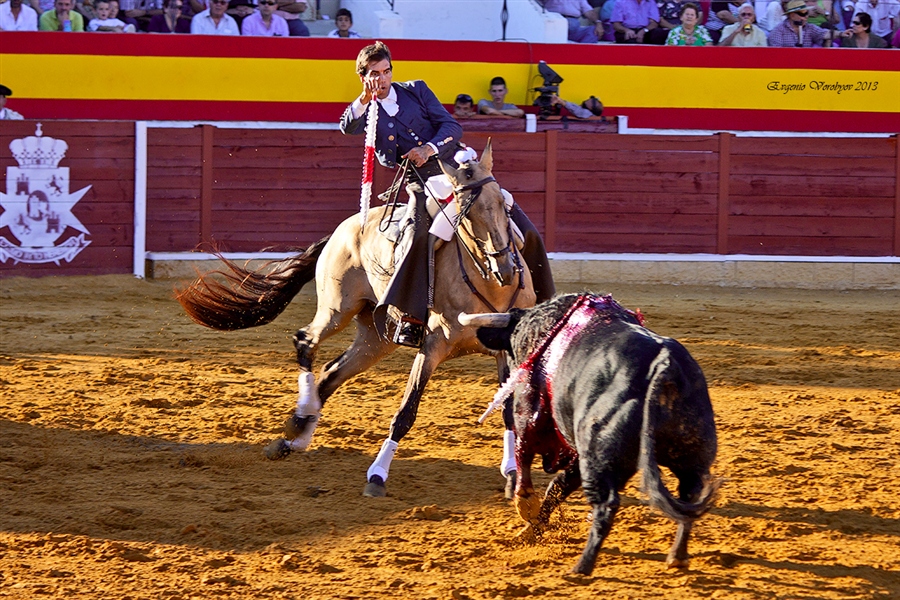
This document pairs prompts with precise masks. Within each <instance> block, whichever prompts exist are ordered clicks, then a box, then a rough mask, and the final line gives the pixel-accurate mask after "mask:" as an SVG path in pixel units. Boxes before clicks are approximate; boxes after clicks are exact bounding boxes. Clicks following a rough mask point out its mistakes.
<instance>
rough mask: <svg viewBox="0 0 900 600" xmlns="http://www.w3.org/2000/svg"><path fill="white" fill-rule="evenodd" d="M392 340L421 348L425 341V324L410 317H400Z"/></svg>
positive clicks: (401, 344)
mask: <svg viewBox="0 0 900 600" xmlns="http://www.w3.org/2000/svg"><path fill="white" fill-rule="evenodd" d="M392 341H393V342H394V343H395V344H398V345H400V346H409V347H410V348H421V347H422V343H423V342H424V341H425V324H424V323H422V322H421V321H419V320H418V319H413V318H412V317H407V316H404V317H401V318H400V320H399V321H398V322H397V329H395V330H394V335H393V337H392Z"/></svg>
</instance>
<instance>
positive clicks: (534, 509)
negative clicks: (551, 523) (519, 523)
mask: <svg viewBox="0 0 900 600" xmlns="http://www.w3.org/2000/svg"><path fill="white" fill-rule="evenodd" d="M513 505H514V506H515V507H516V513H517V514H518V515H519V516H520V517H522V519H523V520H524V521H529V522H531V521H534V520H535V519H537V517H538V515H539V514H540V512H541V499H540V498H538V496H537V494H534V493H532V494H528V495H527V496H516V497H515V498H514V499H513Z"/></svg>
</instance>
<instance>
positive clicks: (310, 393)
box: [288, 372, 322, 451]
mask: <svg viewBox="0 0 900 600" xmlns="http://www.w3.org/2000/svg"><path fill="white" fill-rule="evenodd" d="M297 388H298V389H299V393H298V394H297V408H296V409H295V410H294V414H295V415H297V416H298V417H309V420H308V421H307V425H306V429H304V431H303V435H300V436H297V437H295V438H294V439H292V440H289V441H288V445H290V447H291V450H295V451H297V450H306V448H307V447H309V444H310V442H312V437H313V433H314V432H315V431H316V427H317V426H318V424H319V415H320V414H321V412H322V402H321V401H320V400H319V393H318V391H317V389H316V378H315V376H314V375H313V374H312V373H309V372H302V373H300V376H299V377H297Z"/></svg>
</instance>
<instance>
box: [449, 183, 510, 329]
mask: <svg viewBox="0 0 900 600" xmlns="http://www.w3.org/2000/svg"><path fill="white" fill-rule="evenodd" d="M496 182H497V180H496V179H494V178H493V176H488V177H485V178H483V179H479V180H478V181H473V182H471V183H467V184H465V185H460V186H457V187H455V188H454V190H453V195H454V196H455V197H456V200H457V202H458V203H459V205H460V209H459V215H458V216H457V218H456V222H455V223H454V225H453V233H454V235H456V241H457V243H456V256H457V259H458V260H459V268H460V271H461V273H462V278H463V281H465V282H466V285H467V286H468V287H469V291H471V292H472V293H473V294H474V295H475V296H476V297H478V299H479V300H481V301H482V302H484V304H485V305H486V306H487V307H488V308H490V309H491V310H492V311H494V312H499V311H498V310H497V309H496V308H495V307H494V306H493V305H492V304H491V303H490V301H489V300H488V299H487V298H485V297H484V296H483V295H482V294H481V293H480V292H479V291H478V290H477V289H476V288H475V286H474V285H473V284H472V281H471V280H470V279H469V275H468V273H466V268H465V265H464V264H463V259H462V251H461V250H460V246H461V247H463V248H465V249H466V253H468V255H469V258H471V259H472V262H473V263H474V264H475V268H476V269H478V273H479V274H480V275H481V278H482V279H484V280H486V281H488V280H490V275H493V276H494V279H496V280H497V281H498V282H500V283H502V280H501V278H500V273H499V272H497V271H491V272H490V273H488V269H485V267H484V265H482V263H481V261H480V260H478V258H477V257H476V256H475V255H474V254H473V253H472V250H471V249H470V248H469V246H468V244H466V243H465V240H463V238H462V235H460V232H459V230H460V228H462V230H463V231H464V232H465V234H466V235H467V236H468V237H469V238H471V239H472V241H473V242H474V243H475V247H476V248H477V249H478V252H479V253H480V254H481V255H483V256H485V257H486V258H488V259H495V261H496V259H499V258H500V257H501V256H503V255H504V254H506V253H509V252H511V253H512V256H513V260H514V261H515V268H516V271H517V272H518V274H519V285H518V287H517V288H516V291H515V293H513V296H512V299H510V302H509V307H508V308H507V309H506V310H507V311H508V310H509V309H510V308H512V306H513V305H514V304H515V302H516V298H518V296H519V291H521V290H522V289H524V288H525V277H524V276H523V274H522V271H523V268H522V262H521V260H520V257H519V253H518V252H517V251H516V250H515V248H514V246H513V244H514V243H515V237H514V236H513V231H512V216H511V215H510V211H509V209H505V210H506V233H507V238H508V240H509V241H508V243H507V245H506V247H504V248H501V249H500V250H497V251H495V252H489V251H488V250H487V248H486V247H485V242H484V241H483V240H480V239H478V237H477V236H476V235H475V232H474V231H471V230H470V229H467V228H465V227H464V226H463V224H462V223H463V221H464V220H466V218H467V217H468V214H469V212H470V211H471V210H472V207H473V206H474V205H475V202H476V201H477V200H478V198H479V196H481V192H482V190H483V189H484V186H485V185H487V184H488V183H496ZM466 192H469V195H468V197H467V198H465V199H462V198H461V195H462V194H464V193H466ZM504 208H505V207H504Z"/></svg>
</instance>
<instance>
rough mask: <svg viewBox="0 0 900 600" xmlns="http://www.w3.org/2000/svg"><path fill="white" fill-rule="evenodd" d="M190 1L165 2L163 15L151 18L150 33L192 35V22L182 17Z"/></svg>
mask: <svg viewBox="0 0 900 600" xmlns="http://www.w3.org/2000/svg"><path fill="white" fill-rule="evenodd" d="M187 1H188V0H163V13H162V14H161V15H153V16H152V17H150V23H149V24H148V25H147V31H149V32H150V33H190V32H191V20H190V19H187V18H185V17H182V16H181V13H182V11H183V10H184V3H185V2H187Z"/></svg>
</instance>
